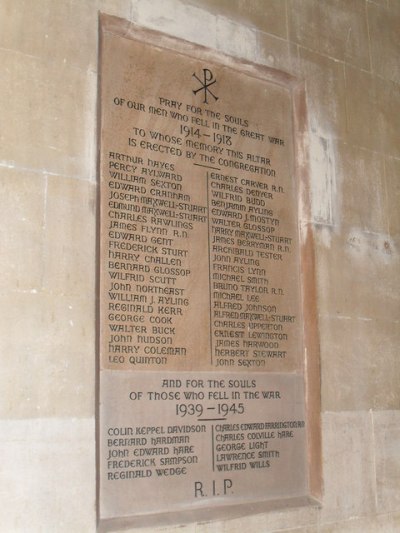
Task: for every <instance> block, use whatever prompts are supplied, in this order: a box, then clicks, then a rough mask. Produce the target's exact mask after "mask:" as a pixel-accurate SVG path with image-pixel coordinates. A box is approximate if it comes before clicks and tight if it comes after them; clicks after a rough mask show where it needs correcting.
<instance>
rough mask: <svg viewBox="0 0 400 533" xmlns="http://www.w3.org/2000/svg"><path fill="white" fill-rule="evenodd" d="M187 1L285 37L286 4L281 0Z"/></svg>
mask: <svg viewBox="0 0 400 533" xmlns="http://www.w3.org/2000/svg"><path fill="white" fill-rule="evenodd" d="M188 3H191V4H195V5H198V6H200V7H202V8H203V9H207V8H208V9H210V11H212V12H213V13H215V14H217V15H224V16H226V17H229V18H232V19H234V20H236V21H237V22H240V23H241V24H244V25H250V26H255V27H256V28H257V29H260V30H261V31H264V32H267V33H272V34H273V35H277V36H279V37H282V38H286V37H287V28H286V6H285V2H282V1H281V0H268V2H259V1H257V0H188Z"/></svg>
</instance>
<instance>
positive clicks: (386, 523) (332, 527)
mask: <svg viewBox="0 0 400 533" xmlns="http://www.w3.org/2000/svg"><path fill="white" fill-rule="evenodd" d="M399 527H400V515H399V514H384V515H377V516H374V515H373V514H372V512H371V515H370V516H368V517H365V518H356V517H354V518H350V519H349V520H346V521H343V522H336V523H332V524H324V525H322V526H320V528H319V529H318V531H319V533H343V532H348V533H378V532H379V533H397V532H398V531H399Z"/></svg>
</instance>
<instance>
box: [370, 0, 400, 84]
mask: <svg viewBox="0 0 400 533" xmlns="http://www.w3.org/2000/svg"><path fill="white" fill-rule="evenodd" d="M394 3H397V8H398V2H396V0H395V2H394ZM367 13H368V29H369V35H370V48H371V63H372V65H371V66H372V70H373V72H375V73H376V74H379V75H380V76H382V77H383V78H385V79H387V80H391V81H394V82H396V83H400V64H399V55H400V35H399V27H400V10H399V11H398V12H397V13H394V9H387V8H386V5H385V4H382V5H381V6H377V5H375V4H369V3H367ZM382 28H384V31H382Z"/></svg>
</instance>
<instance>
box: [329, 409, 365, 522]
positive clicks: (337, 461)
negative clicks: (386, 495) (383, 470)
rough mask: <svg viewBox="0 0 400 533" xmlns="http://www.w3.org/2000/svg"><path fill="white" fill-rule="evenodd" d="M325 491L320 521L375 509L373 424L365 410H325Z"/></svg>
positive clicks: (333, 519)
mask: <svg viewBox="0 0 400 533" xmlns="http://www.w3.org/2000/svg"><path fill="white" fill-rule="evenodd" d="M322 429H323V457H324V485H325V494H324V498H323V505H322V508H321V511H320V523H321V524H326V523H329V522H336V521H340V520H344V519H345V518H352V517H354V516H365V515H369V514H371V513H374V512H375V497H374V488H375V478H374V464H373V438H372V424H371V419H370V415H369V413H368V412H365V411H364V412H363V411H358V412H357V411H353V412H348V413H343V412H342V413H324V414H323V417H322Z"/></svg>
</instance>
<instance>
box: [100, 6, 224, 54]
mask: <svg viewBox="0 0 400 533" xmlns="http://www.w3.org/2000/svg"><path fill="white" fill-rule="evenodd" d="M106 12H107V13H108V10H106ZM132 18H133V20H134V21H135V22H136V23H138V24H140V25H142V26H144V27H147V28H152V29H155V30H159V28H160V21H161V20H162V26H163V31H164V32H165V33H168V34H170V35H173V36H175V37H179V38H181V39H186V40H189V41H191V42H193V43H197V44H202V45H203V46H208V47H210V48H216V47H217V41H216V38H217V19H216V18H215V17H214V16H212V15H211V14H210V13H207V11H204V10H202V9H198V8H197V7H196V6H191V5H186V3H182V2H179V1H178V0H152V1H151V2H149V1H148V0H135V2H133V3H132ZM204 28H207V31H204Z"/></svg>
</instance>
